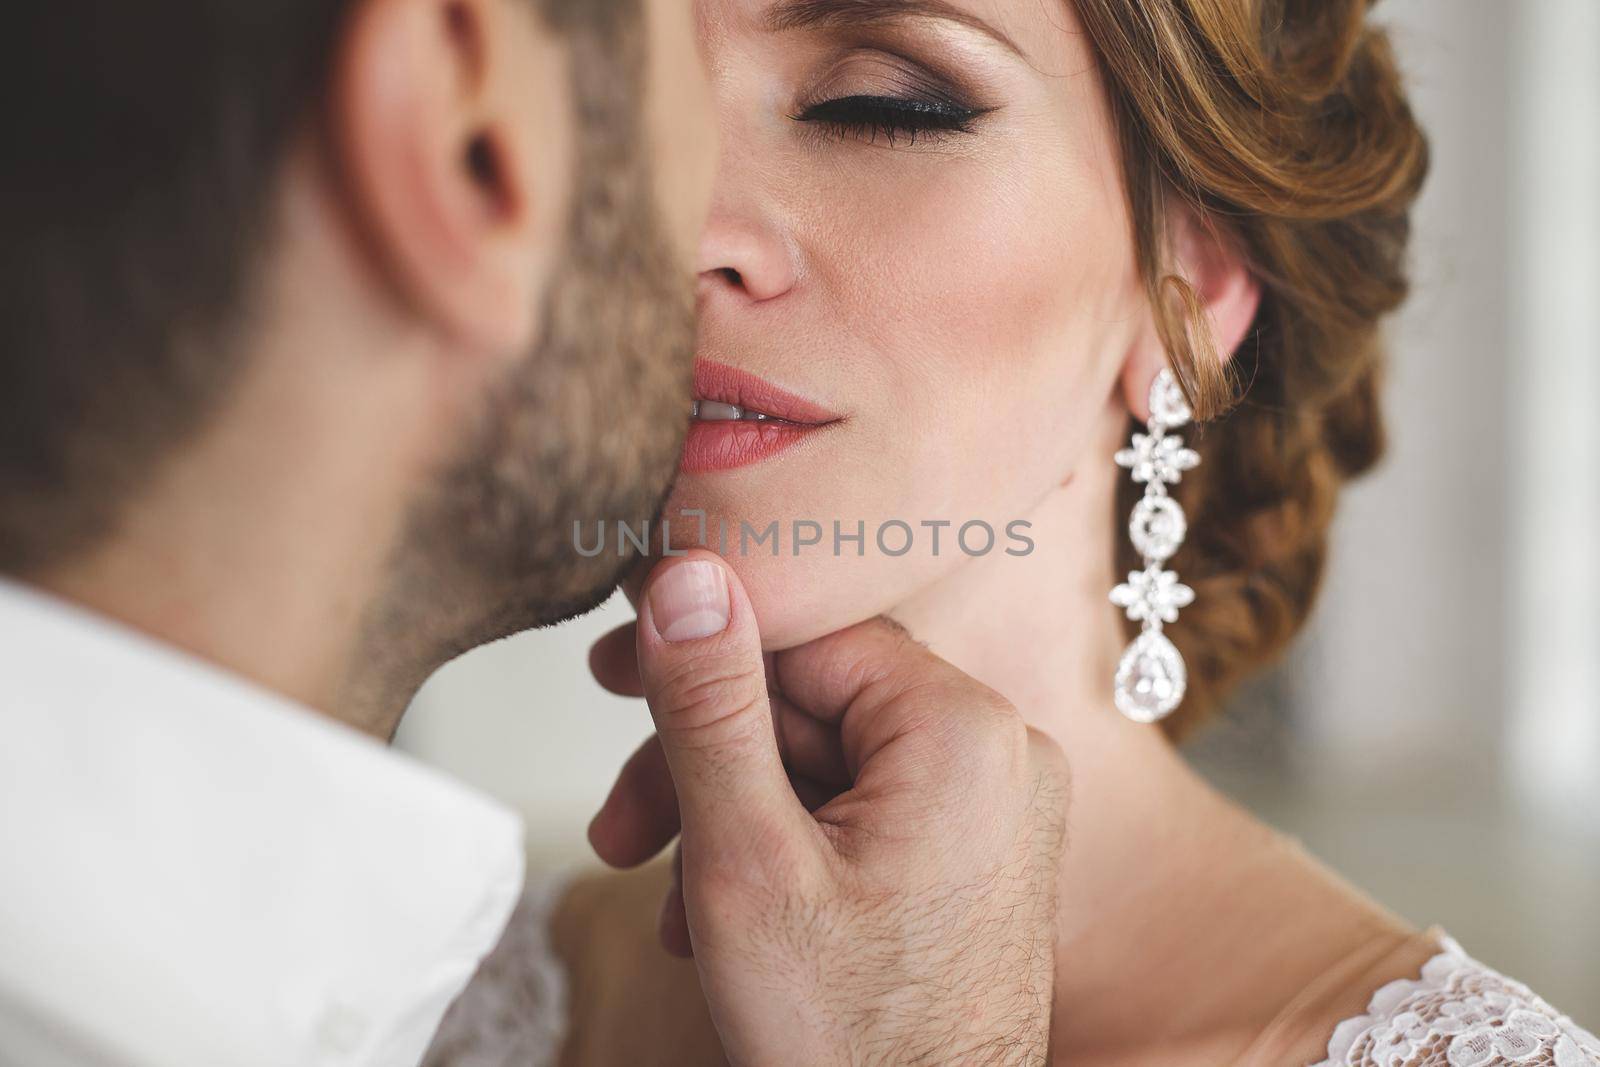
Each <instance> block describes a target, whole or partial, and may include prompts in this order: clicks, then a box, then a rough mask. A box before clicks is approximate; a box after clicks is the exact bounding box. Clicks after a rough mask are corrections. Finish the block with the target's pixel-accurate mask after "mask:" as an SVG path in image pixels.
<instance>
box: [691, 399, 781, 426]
mask: <svg viewBox="0 0 1600 1067" xmlns="http://www.w3.org/2000/svg"><path fill="white" fill-rule="evenodd" d="M689 417H690V418H695V419H699V420H700V421H701V422H740V421H744V422H761V421H763V420H765V419H770V418H771V417H772V416H770V415H763V414H762V413H761V412H759V411H746V410H745V409H744V408H741V407H739V406H738V405H736V404H724V403H722V402H721V401H720V400H696V401H695V402H694V403H693V404H692V405H691V406H690V408H689Z"/></svg>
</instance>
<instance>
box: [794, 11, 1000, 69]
mask: <svg viewBox="0 0 1600 1067" xmlns="http://www.w3.org/2000/svg"><path fill="white" fill-rule="evenodd" d="M912 18H930V19H944V20H946V21H949V22H958V23H960V24H961V25H963V26H969V27H971V28H972V29H975V30H977V31H979V32H980V33H983V34H986V35H987V36H989V37H992V38H993V39H994V40H996V41H998V42H1000V43H1001V44H1003V45H1005V46H1006V47H1007V48H1008V49H1010V50H1011V51H1012V52H1015V53H1016V54H1017V55H1018V56H1023V53H1022V49H1021V48H1019V47H1017V43H1016V42H1015V41H1013V40H1012V39H1011V38H1010V37H1008V36H1006V34H1005V33H1004V32H1003V31H1002V30H1000V29H998V28H997V27H995V26H992V25H990V24H989V23H987V22H985V21H984V20H983V19H981V18H979V17H978V16H977V15H974V14H973V13H972V12H970V11H963V10H962V9H961V8H959V7H957V6H956V5H955V4H952V3H950V2H949V0H779V2H778V3H776V4H774V5H773V6H772V7H771V8H770V9H769V10H768V11H767V14H766V17H765V18H764V19H763V21H764V22H765V24H766V27H767V29H769V30H772V31H774V32H781V31H783V30H798V29H839V28H845V27H852V26H874V25H881V24H883V23H888V22H898V21H900V20H902V19H912ZM1023 58H1026V56H1023Z"/></svg>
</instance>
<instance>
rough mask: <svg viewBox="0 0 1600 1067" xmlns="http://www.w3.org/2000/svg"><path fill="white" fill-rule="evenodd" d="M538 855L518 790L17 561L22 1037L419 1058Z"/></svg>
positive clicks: (154, 1050)
mask: <svg viewBox="0 0 1600 1067" xmlns="http://www.w3.org/2000/svg"><path fill="white" fill-rule="evenodd" d="M522 855H523V853H522V825H521V823H520V821H519V820H518V818H517V817H516V816H515V815H513V814H512V813H511V812H510V811H509V810H508V809H506V808H504V807H502V806H501V805H499V804H497V803H495V802H492V801H490V800H488V799H486V798H484V797H482V796H479V795H477V794H476V793H474V792H472V791H471V790H469V789H467V788H466V787H464V786H462V785H460V784H458V783H456V782H454V781H452V780H451V779H448V778H446V777H444V776H443V775H441V774H439V773H437V772H435V771H432V770H429V769H428V768H426V767H424V766H422V765H421V764H419V763H416V762H415V761H413V760H411V759H409V758H408V757H405V756H403V755H401V754H398V753H396V752H393V751H390V750H389V749H387V748H385V747H384V746H383V745H381V744H379V743H377V742H376V741H373V740H372V739H370V738H368V737H366V736H365V735H362V734H358V733H356V732H355V731H353V730H350V729H348V728H346V727H345V726H343V725H341V724H339V723H337V722H334V721H332V720H330V719H328V718H325V717H323V716H320V715H317V714H315V713H313V712H310V711H308V710H306V709H304V708H302V707H300V706H298V705H295V704H293V703H291V702H289V701H287V700H285V699H283V698H281V697H279V696H276V695H274V694H271V693H268V692H265V691H263V690H261V689H258V688H256V687H254V686H252V685H250V684H249V683H247V682H244V681H242V680H241V679H239V678H237V677H235V676H232V675H229V674H227V673H225V672H223V671H221V670H219V669H218V668H216V667H213V666H211V665H209V664H206V663H204V662H202V661H199V660H197V659H194V658H192V657H189V656H187V655H185V654H184V653H181V652H179V651H177V650H175V649H173V648H170V647H168V646H165V645H162V644H159V643H156V642H154V641H152V640H150V639H148V638H146V637H144V636H142V635H139V634H137V633H135V632H133V631H130V630H128V629H125V628H123V627H120V626H118V625H116V624H114V623H111V622H109V621H107V620H104V619H101V618H99V617H96V616H93V615H90V614H88V613H85V612H83V611H80V610H78V609H75V608H73V607H71V606H69V605H67V604H65V603H63V602H61V601H58V600H55V599H52V598H49V597H46V596H44V595H42V594H39V593H36V592H33V591H30V590H28V589H26V588H24V587H21V586H18V585H15V584H13V583H10V582H5V581H0V1061H4V1062H26V1063H29V1064H39V1065H41V1067H42V1065H44V1064H58V1063H59V1064H66V1063H72V1064H78V1063H85V1062H89V1063H111V1064H161V1065H163V1067H172V1065H176V1067H187V1065H196V1067H199V1065H204V1067H216V1065H218V1064H230V1065H239V1067H253V1065H257V1064H260V1065H273V1067H281V1065H284V1064H295V1065H321V1064H329V1065H333V1064H341V1065H343V1064H351V1065H354V1064H360V1065H368V1064H373V1065H376V1064H383V1065H389V1064H406V1065H411V1064H415V1063H416V1062H417V1061H418V1060H420V1059H421V1057H422V1054H423V1052H424V1050H425V1049H426V1048H427V1044H428V1040H429V1038H430V1037H431V1035H432V1033H433V1031H434V1029H435V1027H436V1026H437V1025H438V1022H439V1018H440V1016H441V1015H442V1014H443V1013H444V1010H445V1008H446V1007H447V1006H448V1005H449V1002H450V1001H451V999H453V998H454V996H455V995H456V994H457V993H458V992H459V991H460V990H461V988H462V987H463V986H464V985H465V984H466V983H467V980H468V979H469V978H470V977H471V975H472V972H473V970H474V968H475V967H476V965H477V963H478V960H479V959H480V958H481V957H482V956H483V955H484V954H485V953H486V952H487V951H488V950H489V948H490V947H491V946H492V945H493V944H494V942H495V941H496V940H497V938H498V937H499V935H500V932H501V930H502V929H503V927H504V925H505V922H506V919H507V917H508V916H509V914H510V912H511V908H512V906H513V904H514V903H515V900H516V897H517V894H518V891H519V889H520V887H521V883H522ZM20 1053H25V1054H23V1055H20V1056H19V1054H20Z"/></svg>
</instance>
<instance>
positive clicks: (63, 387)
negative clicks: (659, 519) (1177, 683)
mask: <svg viewBox="0 0 1600 1067" xmlns="http://www.w3.org/2000/svg"><path fill="white" fill-rule="evenodd" d="M12 22H13V25H12V27H11V30H10V33H11V35H12V38H13V39H14V40H17V41H18V42H20V43H21V44H22V45H23V47H22V48H20V49H16V50H14V51H16V52H17V55H16V56H15V58H14V60H12V61H9V62H8V65H7V70H6V73H5V75H4V76H5V77H6V78H8V79H10V80H11V81H12V83H13V92H12V93H11V94H10V96H9V100H10V103H9V104H8V106H7V109H6V110H7V115H6V118H5V122H6V123H8V124H9V126H10V128H9V129H8V130H7V131H6V136H5V145H6V150H7V155H8V157H9V161H8V163H7V165H6V169H5V179H4V181H5V185H4V189H3V195H0V213H3V215H4V226H3V228H0V264H3V268H0V330H4V331H5V332H4V335H3V337H0V406H3V420H0V440H3V445H4V447H3V448H0V571H3V572H4V573H5V574H6V575H8V576H9V577H8V578H6V579H0V639H3V649H0V672H3V674H0V677H3V679H4V682H5V685H4V696H3V697H0V725H3V727H4V730H5V732H4V735H3V736H0V1062H4V1063H26V1064H30V1065H39V1064H91V1063H92V1064H179V1065H187V1064H197V1065H198V1064H204V1065H207V1067H212V1065H221V1064H227V1065H255V1064H261V1065H269V1064H270V1065H281V1064H296V1065H299V1064H410V1063H415V1062H416V1061H417V1060H418V1059H419V1058H420V1056H421V1055H422V1053H423V1050H424V1049H425V1047H426V1046H427V1044H428V1042H429V1039H430V1037H431V1035H432V1033H433V1030H434V1028H435V1026H436V1025H437V1023H438V1021H439V1019H440V1017H441V1015H442V1014H443V1012H444V1010H445V1008H446V1007H447V1006H448V1004H449V1003H450V1001H451V999H452V998H453V997H455V996H456V994H457V993H459V992H460V990H461V989H462V988H463V986H464V985H465V984H466V983H467V981H468V979H469V978H470V976H471V975H472V972H473V969H474V967H475V966H476V964H477V961H478V960H479V959H480V958H482V956H483V955H484V954H485V953H486V952H487V951H488V950H489V949H490V948H491V947H492V946H493V945H494V943H495V941H496V939H497V937H498V935H499V933H500V930H501V929H502V927H503V925H504V923H505V920H506V917H507V915H508V913H509V912H510V909H511V908H512V906H513V904H514V902H515V899H516V896H517V894H518V892H519V888H520V882H521V846H522V842H521V839H520V834H521V827H520V824H519V823H518V822H517V821H516V820H515V819H514V818H513V817H512V816H511V815H510V814H509V813H508V812H506V811H505V810H504V809H502V808H501V807H500V806H498V805H496V804H494V803H492V802H491V801H489V800H487V799H486V798H483V797H481V796H478V795H477V794H475V793H473V792H471V791H469V790H467V789H466V788H464V787H462V786H460V785H458V784H456V783H453V782H451V781H449V780H446V779H444V778H443V777H441V776H439V775H437V774H436V773H433V772H431V771H429V770H427V769H425V768H423V767H420V766H418V765H416V764H415V763H413V762H412V761H409V760H407V759H405V758H404V757H402V756H399V755H396V754H394V753H391V752H390V751H388V750H387V749H386V748H385V747H383V746H382V745H381V744H379V743H377V742H378V741H385V740H387V739H388V738H389V737H390V736H392V734H393V732H394V730H395V728H396V726H397V724H398V722H399V719H400V716H401V714H402V713H403V711H404V709H405V707H406V704H407V702H408V700H409V698H410V696H411V694H412V693H413V692H414V691H415V689H416V688H417V686H418V685H420V684H421V682H422V681H423V680H424V679H425V678H426V677H427V676H428V675H429V673H431V672H432V671H433V670H434V669H435V668H436V667H438V666H439V665H440V664H442V663H443V662H445V661H446V660H448V659H449V658H451V657H453V656H455V655H457V654H459V653H460V652H462V651H465V650H466V649H469V648H472V647H474V646H476V645H479V644H482V643H484V642H487V641H492V640H495V639H497V638H499V637H502V636H506V635H509V634H513V633H517V632H519V631H521V630H525V629H528V628H531V627H536V626H541V625H546V624H549V623H553V622H556V621H559V620H561V619H563V618H567V617H570V616H572V615H574V614H577V613H580V612H582V611H584V610H587V609H588V608H590V607H592V606H593V605H595V604H597V603H599V602H600V601H601V600H603V599H604V598H605V597H606V596H607V595H608V594H609V592H610V591H611V590H612V588H613V587H614V585H615V584H616V582H617V580H618V578H619V572H618V567H620V566H621V565H623V564H625V563H627V562H628V561H625V560H624V561H619V560H616V559H614V558H613V559H609V560H607V559H604V558H585V557H583V556H581V555H579V554H578V553H576V552H574V551H571V549H570V547H569V546H570V540H569V536H568V534H569V532H570V530H571V528H572V523H573V522H574V521H575V520H577V521H583V522H585V523H588V522H590V521H597V520H607V521H610V520H623V521H627V522H630V523H636V522H637V521H638V520H639V519H642V518H644V517H647V516H649V515H650V514H651V513H652V512H653V511H654V510H655V509H656V507H657V506H658V504H659V502H660V500H661V499H662V497H663V494H664V491H665V488H666V486H667V484H668V482H669V480H670V479H671V477H672V474H673V471H674V470H675V467H676V462H677V451H678V448H679V446H680V444H681V439H682V434H683V432H684V427H685V411H686V407H687V401H688V397H689V395H690V392H689V379H690V374H689V371H690V364H691V360H692V341H693V333H692V297H693V293H692V288H691V279H692V277H693V273H694V271H693V249H694V247H695V243H696V234H697V231H698V228H699V223H700V217H701V214H702V212H703V208H704V200H705V195H706V191H707V189H706V187H707V183H708V180H709V169H710V166H711V164H712V158H711V157H712V152H711V150H710V148H709V146H710V145H711V144H713V143H714V135H713V131H712V130H711V129H710V128H709V114H708V110H707V107H706V104H705V100H704V96H703V94H704V87H703V85H702V81H701V78H702V75H701V72H700V70H699V65H698V62H697V57H696V53H695V47H694V35H695V27H694V26H693V25H692V21H691V15H690V10H689V5H688V4H687V3H686V2H685V0H270V2H264V0H152V2H148V3H136V4H135V3H127V2H125V0H115V2H113V0H52V2H51V3H45V4H30V5H26V8H25V11H23V12H22V13H19V14H17V15H15V16H14V17H13V20H12ZM713 267H714V265H713ZM640 606H641V612H640V622H639V625H638V632H637V667H638V674H639V677H640V685H641V688H642V689H643V691H644V693H645V695H646V696H647V697H648V698H649V701H650V707H651V712H652V715H653V716H654V717H655V720H656V723H657V727H658V735H659V742H658V743H657V746H656V747H654V748H651V749H649V750H647V752H646V756H645V758H642V759H640V760H636V761H635V762H633V763H631V764H630V765H629V768H628V769H627V770H626V771H625V773H624V775H623V776H622V778H621V779H619V784H618V788H617V790H616V791H615V792H614V794H613V797H612V800H611V801H609V802H608V805H607V809H606V815H605V819H604V821H603V824H602V823H597V827H600V828H599V829H597V831H596V832H597V834H600V835H601V836H602V837H604V839H605V847H604V851H606V852H607V853H608V854H609V855H612V856H619V855H624V856H632V857H635V858H637V857H639V856H643V855H648V854H649V853H651V852H653V851H655V850H656V849H659V848H660V847H663V846H664V845H665V844H666V843H667V839H668V838H670V837H671V836H672V833H673V832H675V831H676V830H677V827H678V823H679V819H680V818H681V826H682V838H681V848H682V860H683V872H682V895H683V905H684V909H685V912H686V915H687V921H688V930H689V935H690V940H691V942H692V945H693V948H694V951H695V954H696V959H697V965H698V967H699V971H700V975H701V979H702V983H703V984H704V986H705V989H706V993H707V997H708V1001H709V1003H710V1005H711V1010H712V1014H713V1017H714V1019H715V1021H716V1023H717V1026H718V1031H719V1033H720V1035H721V1037H722V1039H723V1041H724V1044H725V1046H726V1048H727V1051H728V1055H729V1057H730V1058H731V1059H732V1060H733V1061H735V1062H745V1063H763V1064H765V1063H786V1062H795V1063H802V1062H803V1063H806V1064H819V1063H840V1062H853V1061H856V1060H859V1059H862V1058H869V1057H870V1058H874V1059H876V1060H880V1061H883V1062H909V1061H912V1060H916V1061H918V1062H933V1061H939V1062H962V1061H972V1062H1008V1063H1010V1062H1017V1063H1021V1062H1030V1063H1031V1062H1041V1060H1042V1057H1043V1056H1044V1055H1045V1050H1046V1042H1047V1035H1048V1024H1049V1013H1050V986H1049V976H1050V975H1051V974H1052V967H1051V946H1052V944H1053V938H1052V936H1051V931H1052V923H1053V914H1054V888H1053V887H1054V882H1055V870H1056V862H1057V859H1058V853H1059V848H1060V837H1061V833H1060V831H1061V827H1060V826H1059V824H1057V823H1053V822H1052V821H1051V819H1050V816H1049V815H1048V814H1047V813H1048V812H1050V811H1052V810H1055V809H1057V808H1058V807H1059V802H1057V803H1054V804H1052V803H1048V802H1046V803H1040V804H1037V805H1036V804H1034V803H1031V802H1030V801H1031V799H1032V798H1035V797H1037V796H1038V795H1039V794H1040V793H1041V792H1049V791H1051V790H1054V789H1059V788H1061V784H1062V780H1063V771H1062V769H1061V763H1060V756H1059V753H1056V752H1053V751H1051V750H1050V749H1048V747H1047V746H1044V745H1042V744H1040V743H1039V742H1038V740H1037V739H1036V738H1033V737H1030V735H1029V734H1028V733H1027V732H1026V731H1025V730H1024V729H1023V727H1022V726H1021V723H1020V721H1019V720H1018V719H1017V717H1016V715H1015V712H1014V711H1012V710H1011V709H1010V708H1009V707H1008V706H1007V705H1005V703H1004V702H1003V701H1002V700H1000V699H999V698H998V697H997V696H995V695H994V694H992V693H990V692H988V691H986V690H984V689H983V688H982V687H980V686H978V685H977V684H976V683H974V682H972V681H971V680H970V679H967V678H965V677H964V676H962V675H960V674H959V673H958V672H955V671H954V670H953V669H951V668H949V667H948V666H946V665H944V664H942V663H940V662H939V661H937V660H936V659H935V658H933V657H932V656H931V655H929V654H927V653H926V652H925V651H923V650H922V649H920V648H919V647H918V646H916V645H915V644H914V643H913V642H911V641H909V640H907V639H906V638H904V636H903V635H901V634H898V633H896V632H895V631H894V630H893V629H891V628H889V627H888V626H886V625H883V624H872V623H869V624H866V625H863V626H860V627H856V628H854V629H852V630H849V631H845V632H844V633H842V634H837V635H833V636H832V637H829V638H825V639H823V641H821V642H818V643H817V644H816V645H813V646H808V647H807V648H805V649H800V650H796V651H793V652H789V653H784V654H783V666H782V670H781V672H780V673H781V675H782V677H783V678H784V679H785V680H786V687H788V686H791V685H792V689H793V691H792V692H786V694H785V695H786V697H787V699H788V700H789V702H790V703H791V704H792V705H793V707H794V709H796V710H795V713H796V714H801V715H808V716H815V722H816V723H817V729H818V731H821V732H820V733H819V734H818V736H822V733H826V731H828V730H832V731H834V733H835V734H836V735H837V736H836V743H842V744H843V745H844V750H845V751H847V752H850V753H851V755H852V764H851V766H850V770H851V773H852V775H853V777H854V781H855V787H854V788H853V789H852V791H851V792H850V793H847V794H846V795H845V797H844V799H843V801H842V802H840V803H839V804H837V805H836V806H834V807H833V808H831V809H824V814H825V816H826V817H824V815H821V814H819V816H818V817H816V818H813V817H812V816H811V815H810V814H808V813H807V812H806V810H805V809H804V808H803V807H802V806H800V804H799V802H798V801H797V800H796V798H795V796H794V793H793V791H792V789H791V788H790V787H789V783H788V773H789V772H790V771H795V770H797V768H798V770H800V771H803V770H804V769H805V768H804V766H803V764H804V761H805V759H806V754H805V753H803V752H793V751H787V750H782V751H780V749H779V747H778V745H777V742H776V740H775V738H774V733H773V725H772V722H773V720H772V714H771V710H770V708H769V705H768V698H767V688H766V685H765V682H764V676H763V668H762V662H761V650H760V638H759V634H758V633H757V632H756V629H755V623H754V620H753V618H752V616H751V613H750V610H749V603H748V601H747V600H746V599H745V597H744V595H743V593H742V591H741V590H740V587H739V585H738V581H737V579H736V578H735V576H734V575H733V573H732V572H731V571H730V570H728V569H727V568H726V567H725V566H724V565H723V564H722V563H721V561H720V560H717V559H716V558H715V557H714V556H711V555H710V554H708V553H697V554H695V555H694V556H692V557H691V558H687V559H671V560H667V561H665V562H664V563H663V564H662V565H661V566H660V567H658V568H657V570H656V571H655V572H653V573H652V574H651V576H650V578H649V579H648V581H647V582H646V584H645V586H644V588H643V590H642V592H641V594H640ZM790 679H792V683H791V682H790V681H789V680H790ZM312 709H315V710H314V711H313V710H312ZM319 713H320V714H319ZM530 713H538V714H554V713H556V712H555V710H554V709H539V710H537V711H530ZM363 735H365V736H363ZM374 739H377V740H376V741H375V740H374ZM652 753H653V754H654V756H655V758H654V759H652V758H650V756H651V754H652ZM532 758H533V763H532V765H531V766H530V773H538V765H537V760H538V759H539V758H549V754H532ZM786 762H787V764H788V765H787V766H786V765H785V764H786ZM674 802H675V804H676V808H677V811H676V813H675V814H672V813H669V811H668V810H667V809H669V808H670V807H671V806H672V805H673V803H674ZM974 887H983V888H982V892H973V891H972V890H973V888H974ZM834 964H841V965H842V966H840V967H838V969H832V965H834Z"/></svg>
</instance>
